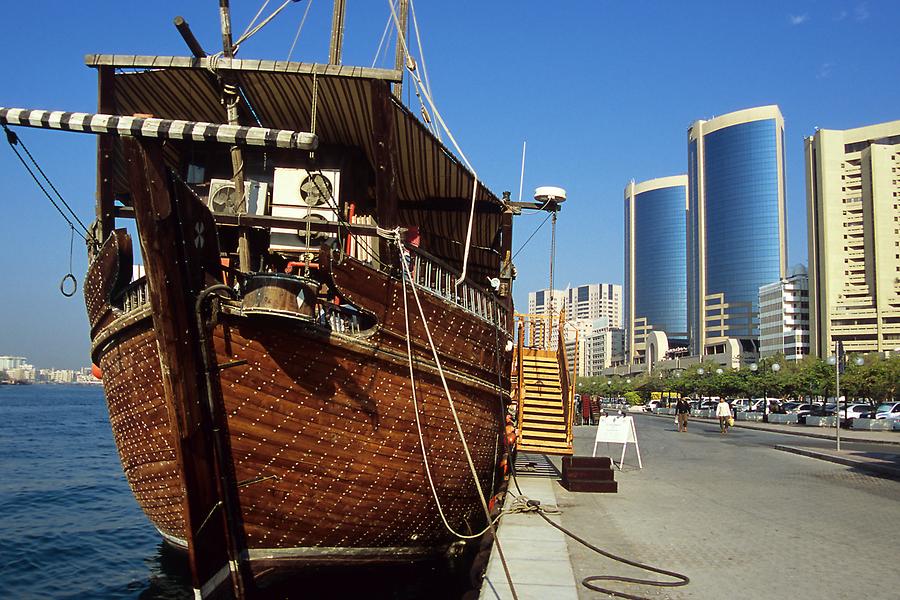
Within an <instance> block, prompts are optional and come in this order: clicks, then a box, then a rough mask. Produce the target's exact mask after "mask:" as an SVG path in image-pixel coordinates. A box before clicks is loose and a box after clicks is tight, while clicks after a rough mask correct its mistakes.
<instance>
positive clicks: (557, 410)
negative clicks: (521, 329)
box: [517, 348, 572, 455]
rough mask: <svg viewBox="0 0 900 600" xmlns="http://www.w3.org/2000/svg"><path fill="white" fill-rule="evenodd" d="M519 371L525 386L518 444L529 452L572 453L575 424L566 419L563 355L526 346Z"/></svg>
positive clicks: (521, 388) (523, 386) (566, 399)
mask: <svg viewBox="0 0 900 600" xmlns="http://www.w3.org/2000/svg"><path fill="white" fill-rule="evenodd" d="M519 359H520V360H521V371H520V372H519V373H517V376H518V379H517V381H518V384H519V386H520V390H521V395H520V398H521V403H522V406H521V413H520V414H521V423H520V431H519V442H518V446H519V449H520V450H523V451H527V452H540V453H542V454H563V455H571V454H572V443H571V428H570V425H569V424H568V423H566V411H565V402H567V401H568V400H569V398H568V397H567V395H566V392H565V391H564V390H563V379H562V376H561V374H560V367H559V359H558V357H557V355H556V352H554V351H551V350H536V349H531V348H525V349H523V351H522V354H521V356H520V357H519Z"/></svg>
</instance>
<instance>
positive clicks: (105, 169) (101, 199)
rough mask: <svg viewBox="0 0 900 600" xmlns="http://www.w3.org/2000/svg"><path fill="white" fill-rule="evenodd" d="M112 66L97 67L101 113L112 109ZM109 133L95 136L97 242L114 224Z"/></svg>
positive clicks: (110, 111)
mask: <svg viewBox="0 0 900 600" xmlns="http://www.w3.org/2000/svg"><path fill="white" fill-rule="evenodd" d="M114 73H115V71H114V69H113V67H108V66H102V67H99V68H98V69H97V108H98V112H100V113H101V114H110V113H114V112H115V109H114V106H113V89H114V86H115V79H114ZM114 143H115V138H114V136H113V135H112V134H105V135H101V136H99V137H98V138H97V225H98V227H99V231H97V234H98V240H97V241H98V242H99V243H102V242H103V240H105V239H106V238H107V236H108V235H109V234H110V233H112V230H113V229H115V228H116V218H115V216H114V213H113V211H114V210H115V208H114V206H115V197H114V194H115V192H114V189H113V144H114Z"/></svg>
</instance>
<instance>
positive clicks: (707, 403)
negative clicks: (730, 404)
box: [700, 400, 719, 410]
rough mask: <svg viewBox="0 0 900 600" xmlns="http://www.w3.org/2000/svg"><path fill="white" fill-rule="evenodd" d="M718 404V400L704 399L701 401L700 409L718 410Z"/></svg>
mask: <svg viewBox="0 0 900 600" xmlns="http://www.w3.org/2000/svg"><path fill="white" fill-rule="evenodd" d="M718 405H719V401H718V400H704V401H703V402H701V403H700V410H716V407H717V406H718Z"/></svg>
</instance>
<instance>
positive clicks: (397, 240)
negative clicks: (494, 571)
mask: <svg viewBox="0 0 900 600" xmlns="http://www.w3.org/2000/svg"><path fill="white" fill-rule="evenodd" d="M394 243H396V244H397V249H398V250H399V252H400V265H401V266H402V267H403V272H404V273H403V277H404V278H407V277H408V278H409V281H410V282H411V284H412V285H411V288H412V292H413V298H414V299H415V301H416V305H417V307H418V309H419V315H420V317H421V319H422V326H423V327H424V328H425V335H426V337H427V338H428V345H429V346H430V347H431V354H432V356H433V357H434V363H435V366H437V371H438V375H439V376H440V378H441V384H442V385H443V387H444V393H445V394H446V396H447V403H448V404H449V406H450V414H451V415H453V422H454V424H455V425H456V432H457V434H458V435H459V439H460V441H461V442H462V447H463V450H464V451H465V455H466V462H467V463H468V465H469V471H470V472H471V474H472V479H473V480H474V481H475V488H476V490H477V491H478V499H479V500H480V501H481V508H482V510H484V515H485V517H486V518H487V522H488V527H489V528H490V531H491V534H492V535H493V537H494V543H495V544H497V553H498V555H499V556H500V562H501V563H502V564H503V571H504V572H505V573H506V579H507V581H508V582H509V589H510V591H511V592H512V596H513V600H518V595H517V594H516V590H515V586H514V585H513V581H512V575H511V574H510V572H509V565H508V564H507V563H506V557H505V556H504V554H503V548H502V547H501V545H500V540H498V539H497V530H496V529H495V528H494V523H493V521H492V520H491V511H490V509H489V508H488V505H487V500H486V499H485V497H484V490H482V488H481V480H480V479H479V478H478V470H477V469H476V468H475V461H474V460H473V459H472V453H471V452H470V451H469V445H468V443H467V442H466V436H465V433H463V430H462V424H461V423H460V422H459V415H458V414H457V412H456V405H455V403H454V402H453V396H452V395H451V394H450V388H449V386H448V385H447V378H446V377H445V376H444V369H443V367H442V366H441V359H440V356H439V355H438V351H437V348H436V347H435V345H434V340H433V339H432V337H431V328H429V327H428V320H427V318H426V317H425V309H424V308H422V302H421V301H420V300H419V292H418V291H417V290H416V286H415V284H414V283H412V273H411V272H410V270H409V261H408V260H407V258H408V257H409V251H408V250H407V249H406V248H405V247H404V246H403V243H402V241H401V239H400V229H399V228H395V229H394ZM403 298H404V302H405V301H406V294H405V293H404V295H403ZM407 314H408V313H407ZM407 342H408V343H409V335H407ZM411 360H412V352H411V350H410V361H411ZM417 419H418V413H417Z"/></svg>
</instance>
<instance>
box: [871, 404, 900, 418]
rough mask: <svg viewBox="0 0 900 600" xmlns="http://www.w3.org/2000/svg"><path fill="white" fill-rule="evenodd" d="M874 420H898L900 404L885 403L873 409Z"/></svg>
mask: <svg viewBox="0 0 900 600" xmlns="http://www.w3.org/2000/svg"><path fill="white" fill-rule="evenodd" d="M875 418H876V419H900V402H885V403H883V404H879V405H878V408H876V409H875Z"/></svg>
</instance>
